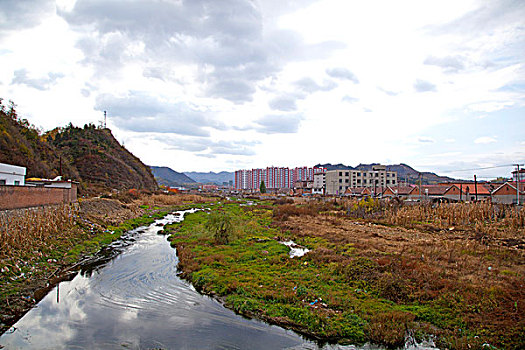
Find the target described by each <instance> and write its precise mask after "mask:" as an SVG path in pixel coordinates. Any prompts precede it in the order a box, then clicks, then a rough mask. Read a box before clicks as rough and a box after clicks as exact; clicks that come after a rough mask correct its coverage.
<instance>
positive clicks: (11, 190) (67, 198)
mask: <svg viewBox="0 0 525 350" xmlns="http://www.w3.org/2000/svg"><path fill="white" fill-rule="evenodd" d="M76 201H77V186H76V184H73V186H72V188H47V187H25V186H2V185H0V210H6V209H19V208H30V207H38V206H42V205H50V204H63V203H73V202H76Z"/></svg>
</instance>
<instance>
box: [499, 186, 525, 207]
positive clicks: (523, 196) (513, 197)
mask: <svg viewBox="0 0 525 350" xmlns="http://www.w3.org/2000/svg"><path fill="white" fill-rule="evenodd" d="M519 187H520V192H519V195H520V203H524V202H525V183H523V182H520V183H519ZM517 200H518V198H517V192H516V182H506V183H504V184H503V185H501V186H500V187H498V188H497V189H495V190H494V191H493V192H492V203H498V204H516V202H517Z"/></svg>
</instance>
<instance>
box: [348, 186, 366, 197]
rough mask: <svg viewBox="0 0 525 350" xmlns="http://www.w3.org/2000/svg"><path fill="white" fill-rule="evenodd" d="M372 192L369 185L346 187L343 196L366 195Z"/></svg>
mask: <svg viewBox="0 0 525 350" xmlns="http://www.w3.org/2000/svg"><path fill="white" fill-rule="evenodd" d="M371 194H372V190H371V188H370V187H348V188H347V189H346V191H345V196H347V197H357V198H361V197H366V196H370V195H371Z"/></svg>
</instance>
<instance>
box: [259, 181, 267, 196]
mask: <svg viewBox="0 0 525 350" xmlns="http://www.w3.org/2000/svg"><path fill="white" fill-rule="evenodd" d="M259 190H260V191H261V193H266V185H265V184H264V181H261V186H260V187H259Z"/></svg>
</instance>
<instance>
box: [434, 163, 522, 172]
mask: <svg viewBox="0 0 525 350" xmlns="http://www.w3.org/2000/svg"><path fill="white" fill-rule="evenodd" d="M512 166H516V164H504V165H495V166H488V167H483V168H471V169H459V170H444V172H447V173H458V172H462V171H474V170H487V169H496V168H508V167H512Z"/></svg>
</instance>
